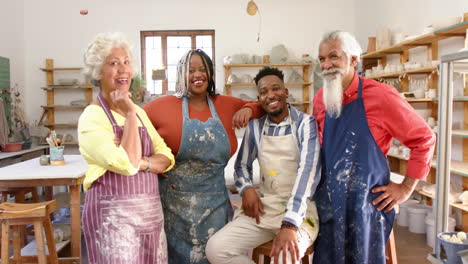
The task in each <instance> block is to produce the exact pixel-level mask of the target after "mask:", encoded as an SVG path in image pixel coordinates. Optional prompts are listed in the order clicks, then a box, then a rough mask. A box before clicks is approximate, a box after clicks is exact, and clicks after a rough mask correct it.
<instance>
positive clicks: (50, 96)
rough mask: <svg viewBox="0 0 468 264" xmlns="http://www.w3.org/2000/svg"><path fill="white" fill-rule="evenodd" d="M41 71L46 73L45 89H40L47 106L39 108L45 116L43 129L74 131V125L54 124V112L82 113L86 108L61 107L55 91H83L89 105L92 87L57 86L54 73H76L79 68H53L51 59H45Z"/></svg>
mask: <svg viewBox="0 0 468 264" xmlns="http://www.w3.org/2000/svg"><path fill="white" fill-rule="evenodd" d="M41 70H42V71H44V72H45V73H46V85H47V86H46V87H42V89H43V90H44V91H46V93H47V105H43V106H41V107H42V108H43V109H44V111H45V115H46V116H47V123H46V124H44V126H45V127H47V128H49V129H50V130H57V129H70V128H71V129H74V128H76V127H77V126H78V124H76V123H66V124H61V123H56V120H55V113H56V111H63V110H65V111H82V110H83V109H84V108H85V107H86V106H83V105H62V104H57V103H56V102H55V96H56V93H57V90H83V91H84V92H85V100H86V101H87V102H88V104H89V103H91V101H92V97H93V88H94V87H93V86H92V85H91V84H89V83H87V84H86V85H57V84H56V83H55V80H54V75H55V72H57V71H77V72H79V71H80V70H81V68H78V67H58V68H57V67H54V60H53V59H46V67H45V68H41ZM66 144H69V145H76V144H77V142H68V143H66Z"/></svg>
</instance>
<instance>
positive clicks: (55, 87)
mask: <svg viewBox="0 0 468 264" xmlns="http://www.w3.org/2000/svg"><path fill="white" fill-rule="evenodd" d="M93 88H94V86H87V85H49V86H48V87H42V89H43V90H49V91H50V90H54V89H64V90H67V89H69V90H75V89H93Z"/></svg>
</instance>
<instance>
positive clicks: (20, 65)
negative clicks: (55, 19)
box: [0, 0, 25, 92]
mask: <svg viewBox="0 0 468 264" xmlns="http://www.w3.org/2000/svg"><path fill="white" fill-rule="evenodd" d="M1 8H2V14H1V15H0V36H1V41H0V56H2V57H6V58H9V59H10V83H11V86H12V87H13V86H14V85H15V84H17V85H18V88H19V90H20V92H23V91H24V87H25V85H24V67H25V66H24V1H23V0H17V1H2V3H1Z"/></svg>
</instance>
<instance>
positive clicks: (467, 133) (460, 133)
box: [435, 130, 468, 138]
mask: <svg viewBox="0 0 468 264" xmlns="http://www.w3.org/2000/svg"><path fill="white" fill-rule="evenodd" d="M435 133H436V134H437V131H435ZM452 137H461V138H468V130H452Z"/></svg>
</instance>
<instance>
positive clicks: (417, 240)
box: [393, 224, 432, 264]
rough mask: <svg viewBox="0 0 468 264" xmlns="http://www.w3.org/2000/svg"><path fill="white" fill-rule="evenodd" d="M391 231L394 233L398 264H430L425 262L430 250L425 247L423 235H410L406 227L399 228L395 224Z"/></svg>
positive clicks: (424, 236)
mask: <svg viewBox="0 0 468 264" xmlns="http://www.w3.org/2000/svg"><path fill="white" fill-rule="evenodd" d="M393 230H394V232H395V244H396V248H397V259H398V264H426V263H428V264H430V263H431V262H429V261H428V260H427V255H428V254H429V253H432V248H431V247H429V246H428V245H427V243H426V235H425V234H415V233H411V232H409V231H408V228H407V227H401V226H399V225H397V224H395V226H394V227H393Z"/></svg>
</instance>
